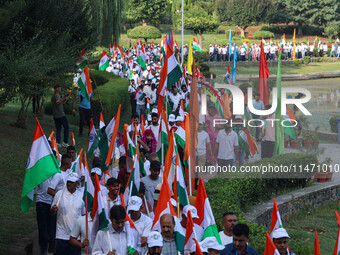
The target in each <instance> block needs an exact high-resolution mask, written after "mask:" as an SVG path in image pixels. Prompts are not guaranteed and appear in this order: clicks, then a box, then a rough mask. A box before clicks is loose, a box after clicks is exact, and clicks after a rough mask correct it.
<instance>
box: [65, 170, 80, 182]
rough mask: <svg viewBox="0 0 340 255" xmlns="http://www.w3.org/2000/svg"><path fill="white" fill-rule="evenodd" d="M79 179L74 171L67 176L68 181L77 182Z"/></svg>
mask: <svg viewBox="0 0 340 255" xmlns="http://www.w3.org/2000/svg"><path fill="white" fill-rule="evenodd" d="M78 180H79V177H78V174H77V173H75V172H71V173H70V174H69V175H68V176H67V181H68V182H77V181H78Z"/></svg>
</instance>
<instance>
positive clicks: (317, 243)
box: [314, 231, 321, 255]
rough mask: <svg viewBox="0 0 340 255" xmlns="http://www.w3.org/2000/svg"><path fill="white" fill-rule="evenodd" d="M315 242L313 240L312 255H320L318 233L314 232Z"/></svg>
mask: <svg viewBox="0 0 340 255" xmlns="http://www.w3.org/2000/svg"><path fill="white" fill-rule="evenodd" d="M314 234H315V240H314V255H321V253H320V244H319V237H318V232H316V231H314Z"/></svg>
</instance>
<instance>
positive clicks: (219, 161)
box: [217, 158, 234, 166]
mask: <svg viewBox="0 0 340 255" xmlns="http://www.w3.org/2000/svg"><path fill="white" fill-rule="evenodd" d="M233 161H234V160H233V159H220V158H218V159H217V165H219V166H232V165H233Z"/></svg>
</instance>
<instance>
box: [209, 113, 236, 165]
mask: <svg viewBox="0 0 340 255" xmlns="http://www.w3.org/2000/svg"><path fill="white" fill-rule="evenodd" d="M220 144H221V146H219V145H220ZM216 153H217V164H218V165H220V166H232V165H233V161H234V155H235V156H236V160H235V163H236V165H238V163H239V161H238V160H239V158H238V136H237V134H236V133H235V131H233V130H232V129H231V126H230V119H228V120H227V124H225V127H224V129H221V130H220V131H219V132H218V134H217V137H216V144H215V149H214V154H215V155H216Z"/></svg>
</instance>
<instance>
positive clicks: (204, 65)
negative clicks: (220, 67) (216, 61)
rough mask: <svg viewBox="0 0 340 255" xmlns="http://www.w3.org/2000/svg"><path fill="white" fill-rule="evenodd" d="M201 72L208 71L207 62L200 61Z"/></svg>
mask: <svg viewBox="0 0 340 255" xmlns="http://www.w3.org/2000/svg"><path fill="white" fill-rule="evenodd" d="M199 67H200V70H201V72H202V73H203V72H208V73H210V67H209V66H208V65H207V64H204V63H200V65H199Z"/></svg>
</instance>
